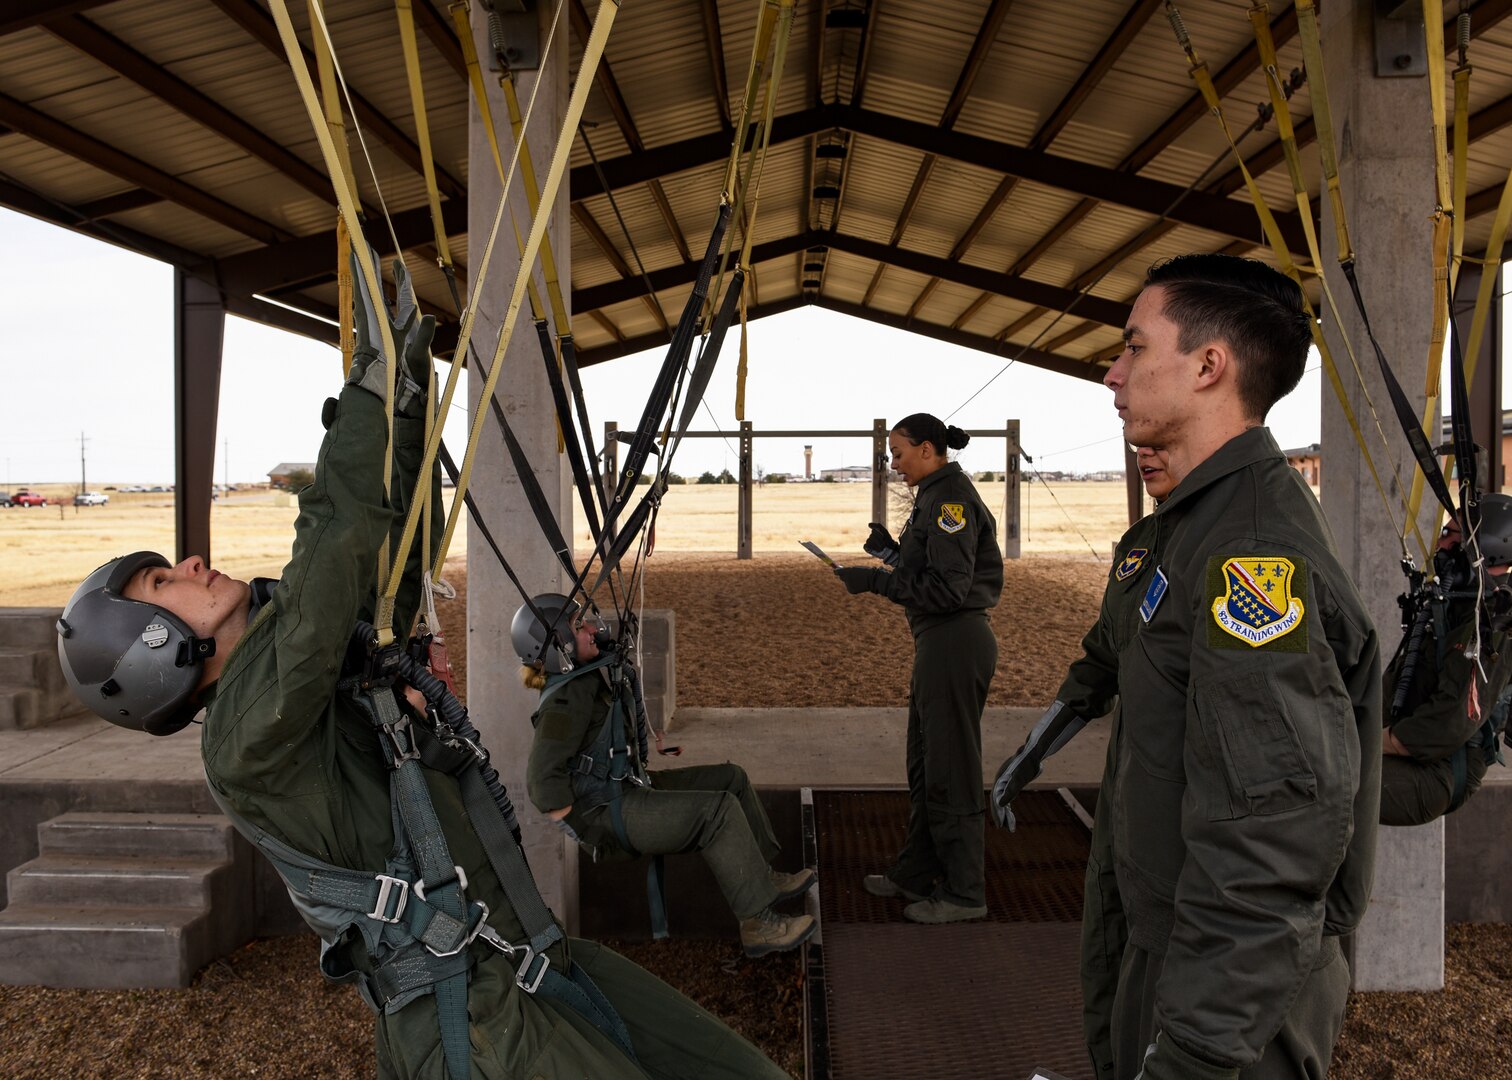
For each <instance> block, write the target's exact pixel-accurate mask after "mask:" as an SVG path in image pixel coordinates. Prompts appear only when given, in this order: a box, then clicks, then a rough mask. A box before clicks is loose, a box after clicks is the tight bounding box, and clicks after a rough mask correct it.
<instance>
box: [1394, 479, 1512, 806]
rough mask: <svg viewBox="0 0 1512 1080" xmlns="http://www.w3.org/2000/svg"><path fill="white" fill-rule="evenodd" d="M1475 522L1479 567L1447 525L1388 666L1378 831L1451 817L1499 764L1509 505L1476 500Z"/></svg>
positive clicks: (1511, 601) (1508, 673) (1511, 616)
mask: <svg viewBox="0 0 1512 1080" xmlns="http://www.w3.org/2000/svg"><path fill="white" fill-rule="evenodd" d="M1480 520H1481V524H1480V531H1479V534H1478V537H1477V539H1478V546H1479V548H1480V553H1481V556H1482V558H1483V561H1484V565H1483V567H1481V568H1479V569H1478V568H1476V567H1473V566H1471V565H1470V561H1469V556H1468V554H1467V549H1468V545H1466V544H1464V543H1463V537H1462V536H1461V534H1460V526H1459V523H1458V522H1457V521H1455V520H1452V519H1451V520H1450V521H1449V523H1448V524H1447V525H1445V526H1444V530H1443V533H1442V535H1441V536H1440V538H1439V548H1438V553H1437V554H1436V556H1435V559H1434V561H1435V563H1436V565H1437V569H1438V575H1437V576H1438V582H1437V585H1436V586H1429V587H1428V588H1426V589H1424V590H1421V592H1420V595H1419V598H1418V609H1417V612H1416V616H1415V618H1414V619H1413V622H1412V625H1411V626H1410V627H1409V628H1408V630H1407V632H1406V633H1405V634H1403V635H1402V642H1401V645H1400V646H1399V647H1398V648H1397V651H1396V655H1395V656H1393V657H1392V660H1391V663H1390V664H1389V665H1388V666H1387V668H1386V676H1385V685H1384V697H1385V701H1386V704H1387V715H1386V717H1385V726H1386V731H1385V733H1384V735H1383V738H1382V748H1381V749H1382V751H1383V755H1384V756H1383V757H1382V759H1381V824H1382V825H1426V824H1427V823H1428V822H1430V821H1435V820H1437V819H1438V818H1440V817H1443V816H1444V815H1445V814H1451V813H1453V812H1454V811H1456V810H1458V809H1459V808H1460V807H1462V806H1464V805H1465V803H1466V802H1467V801H1468V800H1469V798H1470V796H1472V795H1474V794H1475V792H1476V791H1477V790H1478V789H1479V788H1480V786H1481V781H1482V780H1483V779H1484V777H1485V775H1486V770H1487V769H1489V768H1490V766H1491V765H1492V764H1493V763H1498V764H1505V758H1504V756H1503V754H1502V750H1501V742H1502V738H1503V734H1504V732H1505V730H1506V723H1507V705H1506V702H1505V700H1504V698H1505V697H1506V691H1507V687H1508V682H1509V678H1512V649H1509V648H1508V646H1509V644H1512V634H1509V632H1508V631H1509V629H1512V590H1509V589H1508V588H1507V585H1506V581H1507V577H1506V575H1507V569H1508V566H1509V564H1512V497H1508V496H1506V495H1500V494H1492V495H1483V496H1481V499H1480ZM1477 611H1479V618H1477V615H1476V613H1477Z"/></svg>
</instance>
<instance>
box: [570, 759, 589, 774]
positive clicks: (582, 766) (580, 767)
mask: <svg viewBox="0 0 1512 1080" xmlns="http://www.w3.org/2000/svg"><path fill="white" fill-rule="evenodd" d="M574 760H575V763H574V764H573V766H572V771H573V772H575V773H582V774H583V775H584V776H592V775H593V755H592V754H579V755H578V756H577V757H576V759H574Z"/></svg>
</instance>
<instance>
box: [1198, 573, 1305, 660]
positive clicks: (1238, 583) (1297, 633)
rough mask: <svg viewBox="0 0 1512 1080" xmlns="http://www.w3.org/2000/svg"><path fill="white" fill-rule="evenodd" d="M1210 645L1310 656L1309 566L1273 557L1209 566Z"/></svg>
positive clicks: (1222, 647)
mask: <svg viewBox="0 0 1512 1080" xmlns="http://www.w3.org/2000/svg"><path fill="white" fill-rule="evenodd" d="M1207 596H1208V602H1209V603H1208V607H1209V610H1210V611H1211V612H1212V616H1213V621H1212V622H1211V623H1209V624H1208V644H1209V645H1210V646H1212V647H1213V648H1219V649H1243V648H1250V649H1272V650H1274V651H1277V652H1306V651H1307V564H1306V562H1305V561H1304V560H1302V559H1295V558H1294V559H1283V558H1278V557H1276V556H1271V555H1257V556H1241V557H1238V558H1231V559H1226V558H1224V557H1223V556H1221V555H1217V556H1214V557H1213V558H1211V559H1209V560H1208V572H1207Z"/></svg>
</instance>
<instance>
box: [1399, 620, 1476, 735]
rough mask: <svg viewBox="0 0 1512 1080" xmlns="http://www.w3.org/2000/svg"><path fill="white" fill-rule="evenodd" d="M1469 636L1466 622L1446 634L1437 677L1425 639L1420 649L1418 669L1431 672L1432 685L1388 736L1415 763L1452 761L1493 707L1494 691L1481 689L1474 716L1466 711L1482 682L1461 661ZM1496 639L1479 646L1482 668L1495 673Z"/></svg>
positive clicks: (1468, 663) (1434, 660)
mask: <svg viewBox="0 0 1512 1080" xmlns="http://www.w3.org/2000/svg"><path fill="white" fill-rule="evenodd" d="M1474 636H1475V623H1474V622H1473V621H1471V620H1466V621H1465V622H1463V623H1461V624H1460V625H1459V626H1458V627H1456V628H1455V629H1454V630H1453V631H1452V632H1451V633H1450V634H1449V643H1448V646H1447V647H1446V649H1445V651H1444V665H1443V669H1442V671H1440V670H1438V669H1437V667H1436V663H1437V657H1436V656H1434V655H1433V653H1434V643H1433V641H1432V640H1431V639H1430V640H1428V641H1425V642H1424V644H1423V649H1424V651H1425V655H1424V656H1423V657H1422V658H1421V659H1420V660H1419V663H1421V664H1425V665H1427V666H1428V667H1429V669H1430V670H1429V672H1427V673H1425V674H1427V675H1428V676H1429V677H1430V679H1431V683H1430V685H1431V687H1432V690H1431V692H1430V693H1428V695H1427V696H1426V697H1425V698H1424V699H1423V700H1422V701H1420V702H1419V703H1418V704H1417V705H1416V706H1415V707H1413V708H1412V709H1411V710H1410V711H1409V712H1408V713H1407V715H1406V716H1404V717H1402V718H1401V719H1400V720H1398V721H1397V722H1396V723H1394V724H1392V725H1391V733H1392V734H1393V735H1395V736H1396V737H1397V738H1398V739H1400V740H1401V742H1402V745H1403V746H1405V747H1406V748H1407V749H1408V750H1409V751H1411V753H1412V757H1413V759H1414V760H1415V761H1419V762H1423V763H1428V762H1434V761H1443V760H1445V759H1446V758H1448V757H1450V756H1452V755H1453V754H1454V752H1455V751H1456V750H1458V749H1459V748H1460V747H1462V746H1464V745H1465V743H1467V742H1469V741H1470V738H1471V736H1473V735H1474V734H1475V732H1476V731H1477V730H1478V729H1479V728H1480V726H1481V724H1482V723H1483V722H1484V721H1485V717H1486V714H1487V713H1489V712H1490V710H1491V708H1492V706H1494V705H1495V704H1496V693H1499V692H1500V690H1499V688H1498V689H1497V691H1496V692H1494V693H1493V692H1491V688H1490V687H1489V686H1486V685H1484V684H1482V685H1481V686H1480V687H1477V689H1478V690H1479V693H1478V694H1477V701H1476V704H1478V706H1479V710H1478V711H1475V712H1472V709H1471V700H1470V691H1471V688H1472V687H1473V686H1476V684H1477V683H1480V682H1481V679H1480V673H1479V671H1478V670H1477V668H1476V663H1475V661H1474V660H1471V659H1469V658H1468V657H1467V656H1466V655H1465V651H1466V649H1467V648H1468V647H1469V646H1470V645H1471V644H1472V642H1473V639H1474ZM1501 636H1502V635H1490V634H1488V635H1486V640H1485V641H1484V642H1483V643H1482V652H1483V658H1482V662H1483V663H1485V665H1486V668H1487V671H1488V672H1494V670H1495V664H1496V659H1497V658H1496V650H1495V649H1494V647H1493V646H1494V644H1495V642H1494V640H1493V638H1496V637H1501ZM1419 685H1421V683H1420V684H1419ZM1385 690H1386V693H1387V694H1391V693H1393V692H1395V690H1396V687H1395V686H1387V687H1386V688H1385ZM1488 698H1489V700H1488Z"/></svg>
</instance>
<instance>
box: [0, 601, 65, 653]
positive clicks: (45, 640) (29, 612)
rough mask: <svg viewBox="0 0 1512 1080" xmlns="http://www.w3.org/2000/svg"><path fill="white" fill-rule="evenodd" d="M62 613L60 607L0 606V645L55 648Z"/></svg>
mask: <svg viewBox="0 0 1512 1080" xmlns="http://www.w3.org/2000/svg"><path fill="white" fill-rule="evenodd" d="M62 614H63V609H62V608H32V607H0V646H3V647H10V648H17V647H21V646H25V647H27V648H32V649H41V648H46V647H49V646H51V647H52V648H54V649H56V648H57V647H58V630H57V622H58V619H59V617H60V616H62Z"/></svg>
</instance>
